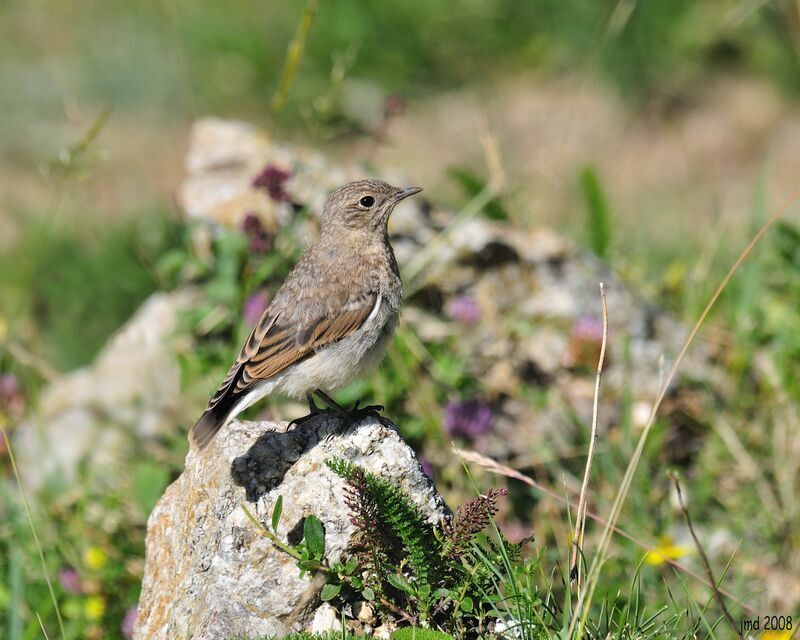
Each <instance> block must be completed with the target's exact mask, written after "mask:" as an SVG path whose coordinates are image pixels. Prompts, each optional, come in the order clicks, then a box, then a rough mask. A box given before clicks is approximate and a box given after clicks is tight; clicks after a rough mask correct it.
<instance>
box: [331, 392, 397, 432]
mask: <svg viewBox="0 0 800 640" xmlns="http://www.w3.org/2000/svg"><path fill="white" fill-rule="evenodd" d="M315 393H316V394H317V395H318V396H319V397H320V398H322V400H323V401H324V402H325V404H327V405H328V406H329V407H330V409H331V411H333V412H334V413H335V414H336V415H337V416H339V418H340V419H341V422H340V424H339V427H338V428H337V429H334V430H333V431H331V432H330V433H329V434H328V435H327V436H326V438H325V439H326V440H328V439H330V438H331V437H333V436H334V435H337V434H338V435H341V434H344V433H346V432H347V431H348V429H350V428H351V427H352V426H353V425H356V424H358V423H359V422H361V421H362V420H363V419H364V418H367V417H371V418H377V419H378V420H379V421H380V422H381V424H383V425H387V424H388V420H387V419H386V418H384V417H383V416H382V415H381V413H380V412H381V411H383V405H380V404H371V405H367V406H366V407H359V406H358V405H359V404H361V401H360V400H359V401H357V402H356V403H355V405H353V408H352V409H345V408H344V407H343V406H341V405H340V404H339V403H337V402H336V401H335V400H334V399H333V398H331V397H330V396H329V395H328V394H327V393H325V392H324V391H320V390H319V389H317V390H316V391H315Z"/></svg>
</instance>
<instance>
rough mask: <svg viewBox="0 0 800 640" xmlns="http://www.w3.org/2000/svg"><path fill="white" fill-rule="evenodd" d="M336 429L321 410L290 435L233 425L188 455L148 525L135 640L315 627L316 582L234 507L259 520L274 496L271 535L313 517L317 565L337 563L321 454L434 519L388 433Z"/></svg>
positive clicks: (420, 483)
mask: <svg viewBox="0 0 800 640" xmlns="http://www.w3.org/2000/svg"><path fill="white" fill-rule="evenodd" d="M339 425H340V422H339V420H338V418H335V417H333V416H330V415H327V414H324V415H321V416H320V417H319V418H316V419H314V420H312V421H309V422H307V423H305V424H303V425H301V426H295V427H291V428H287V425H286V423H269V422H238V421H236V422H233V423H232V424H231V425H230V426H228V427H227V428H225V429H224V430H223V431H222V432H221V433H220V434H219V435H218V436H217V438H216V439H215V440H214V441H213V443H212V444H211V446H210V447H209V448H208V449H207V450H206V451H204V452H202V453H199V454H198V453H196V452H190V453H189V455H188V457H187V458H186V469H185V470H184V472H183V474H182V475H181V476H180V478H178V480H176V481H175V482H174V483H173V484H172V485H171V486H170V487H169V488H168V489H167V491H166V492H165V494H164V496H163V497H162V498H161V501H160V502H159V503H158V505H157V506H156V508H155V509H154V511H153V512H152V514H151V515H150V518H149V521H148V527H147V560H146V568H145V577H144V582H143V587H142V595H141V600H140V602H139V616H138V620H137V626H136V634H135V638H137V639H139V640H145V639H147V640H158V639H164V640H172V639H173V638H183V637H191V638H193V640H212V639H213V640H217V639H220V638H230V637H238V636H239V635H243V634H247V635H248V637H261V636H265V635H278V636H280V635H284V634H285V633H287V632H289V631H292V630H302V629H310V628H312V627H314V628H315V629H318V630H319V629H321V628H322V627H323V626H325V624H327V623H326V620H327V618H329V617H330V616H327V617H326V615H325V613H326V611H325V610H324V611H322V612H321V613H320V614H319V615H315V612H316V611H317V610H318V609H319V607H320V603H319V600H318V599H317V598H316V597H315V596H316V591H318V590H319V589H320V587H321V584H320V583H319V582H318V581H317V582H315V581H313V579H312V578H310V577H309V576H306V577H305V578H302V579H301V578H300V575H299V570H298V569H297V567H296V565H295V561H294V560H293V559H292V558H291V557H289V556H288V555H287V554H285V553H283V552H282V551H280V550H278V549H277V548H276V547H275V546H274V545H273V544H272V543H271V542H270V541H269V540H268V539H267V538H266V537H264V536H263V535H261V534H260V533H259V531H258V529H257V528H256V527H255V526H254V524H253V523H252V522H251V521H250V520H249V519H248V517H247V515H246V514H245V512H244V510H243V509H242V505H245V506H246V507H247V509H248V511H250V512H251V513H252V514H253V515H254V516H255V517H256V518H257V519H258V520H259V521H261V522H263V523H269V520H270V516H271V514H272V509H273V506H274V504H275V501H276V500H277V498H278V496H280V495H282V496H283V516H282V518H281V522H280V525H279V526H278V535H279V536H280V537H281V538H282V539H284V540H286V539H287V537H288V539H289V540H293V539H294V538H295V536H296V535H298V533H299V534H300V536H301V535H302V524H303V521H304V518H305V517H306V516H308V515H310V514H313V515H316V516H317V517H318V518H320V520H321V521H322V523H323V525H324V527H325V534H326V540H325V547H326V557H327V558H328V559H330V560H331V561H336V560H338V559H339V558H340V557H341V555H342V552H343V551H344V550H345V549H346V547H347V545H348V542H349V540H350V537H351V535H352V533H353V527H352V525H351V523H350V521H349V518H348V512H347V507H346V506H345V504H344V495H343V488H344V482H343V481H342V480H341V479H340V478H339V477H338V476H337V475H336V474H334V473H333V472H332V471H331V470H330V469H329V468H328V467H327V466H326V465H325V461H326V460H327V459H329V458H332V457H341V458H345V459H347V460H351V461H352V462H355V463H356V464H359V465H361V466H363V467H365V468H366V469H368V470H370V471H372V472H373V473H375V474H378V475H380V476H381V477H382V478H386V479H388V480H391V481H392V482H394V483H395V484H397V485H398V486H399V487H401V488H402V489H403V490H404V491H405V492H406V493H407V494H408V495H409V496H411V498H412V499H413V500H414V502H415V503H416V504H417V505H418V506H419V507H420V509H422V511H423V513H424V514H426V516H427V517H428V518H429V519H430V521H431V522H437V521H439V520H440V519H441V517H442V515H443V513H444V511H445V509H446V507H445V505H444V502H443V501H442V499H441V497H440V496H439V494H438V493H437V492H436V490H435V489H434V488H433V486H432V484H431V482H430V480H429V479H428V478H427V476H425V474H424V473H423V471H422V468H421V467H420V465H419V463H418V462H417V459H416V457H415V455H414V453H413V451H412V450H411V449H410V448H409V447H408V446H407V445H406V444H405V443H404V442H403V441H402V440H401V439H400V437H399V436H398V434H397V432H396V431H395V430H394V429H393V428H390V427H387V426H384V425H383V424H381V423H380V422H379V421H377V420H375V419H373V418H368V419H365V420H364V421H362V422H361V423H359V424H358V425H355V426H354V427H351V428H350V429H349V430H347V431H346V432H345V433H344V434H341V435H339V434H336V433H334V431H335V430H336V429H337V427H339ZM329 434H331V435H330V437H327V438H326V436H328V435H329ZM294 541H295V542H296V541H297V540H296V539H294ZM327 622H330V621H329V620H327Z"/></svg>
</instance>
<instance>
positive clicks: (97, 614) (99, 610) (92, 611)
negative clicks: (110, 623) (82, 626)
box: [83, 596, 106, 620]
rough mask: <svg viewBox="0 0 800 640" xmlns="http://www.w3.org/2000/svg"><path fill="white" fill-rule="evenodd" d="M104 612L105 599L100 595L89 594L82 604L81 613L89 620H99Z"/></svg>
mask: <svg viewBox="0 0 800 640" xmlns="http://www.w3.org/2000/svg"><path fill="white" fill-rule="evenodd" d="M105 612H106V601H105V600H103V598H101V597H100V596H89V597H88V598H86V602H85V603H84V605H83V613H84V614H85V615H86V618H87V619H89V620H100V618H102V617H103V615H104V614H105Z"/></svg>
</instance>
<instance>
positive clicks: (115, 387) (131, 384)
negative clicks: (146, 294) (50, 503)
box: [14, 291, 194, 489]
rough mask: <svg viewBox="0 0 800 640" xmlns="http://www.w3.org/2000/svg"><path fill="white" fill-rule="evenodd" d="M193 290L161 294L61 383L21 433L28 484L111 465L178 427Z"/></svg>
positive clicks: (18, 443)
mask: <svg viewBox="0 0 800 640" xmlns="http://www.w3.org/2000/svg"><path fill="white" fill-rule="evenodd" d="M193 299H194V296H193V295H192V293H191V292H188V291H182V292H175V293H156V294H154V295H152V296H151V297H150V298H148V299H147V300H146V301H145V302H144V304H143V305H142V306H141V307H140V309H139V310H138V311H137V312H136V314H135V315H134V316H133V317H132V318H131V319H130V320H129V321H128V322H127V323H126V324H125V325H124V326H123V327H122V328H121V329H120V330H119V331H117V333H116V334H115V335H114V336H112V337H111V339H110V340H109V341H108V343H107V344H106V345H105V346H104V347H103V349H102V350H101V351H100V353H99V354H98V355H97V357H96V358H95V360H94V362H93V363H92V364H91V365H89V366H87V367H84V368H81V369H78V370H77V371H74V372H72V373H70V374H68V375H65V376H63V377H61V378H58V379H56V380H55V381H54V382H52V383H50V384H49V385H48V386H47V387H46V388H45V389H44V391H43V392H42V394H41V397H40V400H39V404H38V407H37V409H36V412H35V413H34V414H33V415H32V416H30V418H29V419H28V420H27V421H25V422H24V423H22V424H21V425H20V426H19V427H18V428H17V429H16V430H15V438H14V448H15V452H16V455H17V458H18V461H19V463H20V466H21V467H22V468H23V469H24V470H25V481H26V483H27V484H28V486H29V487H31V488H34V489H35V488H38V487H40V486H42V485H43V484H44V482H45V481H46V480H47V479H48V478H51V477H53V476H54V475H55V474H61V475H60V477H61V478H62V479H64V480H66V481H69V479H71V478H72V477H73V475H74V473H75V470H76V468H77V467H78V465H79V464H81V463H88V464H89V465H91V466H95V465H96V466H100V465H102V466H111V465H113V464H114V462H115V461H117V460H119V459H121V457H122V456H124V455H126V451H127V446H128V445H129V444H130V438H131V436H133V437H134V438H145V437H152V436H156V435H159V434H162V433H164V432H166V430H167V429H172V428H173V427H174V422H175V420H174V419H175V416H176V415H179V414H180V412H181V411H182V400H181V384H180V382H181V376H180V367H179V365H178V360H177V354H178V352H179V351H180V350H181V349H182V348H183V347H184V346H185V342H186V339H185V338H181V337H180V336H178V335H176V332H175V328H176V322H177V320H178V315H179V314H180V312H181V311H182V310H185V309H187V308H189V306H190V305H191V304H192V301H193Z"/></svg>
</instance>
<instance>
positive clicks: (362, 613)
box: [353, 601, 375, 624]
mask: <svg viewBox="0 0 800 640" xmlns="http://www.w3.org/2000/svg"><path fill="white" fill-rule="evenodd" d="M353 615H354V616H355V617H356V618H357V619H358V620H361V622H364V623H366V624H372V623H373V622H375V607H373V606H372V605H371V604H370V603H369V602H364V601H361V602H356V603H355V604H354V605H353Z"/></svg>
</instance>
